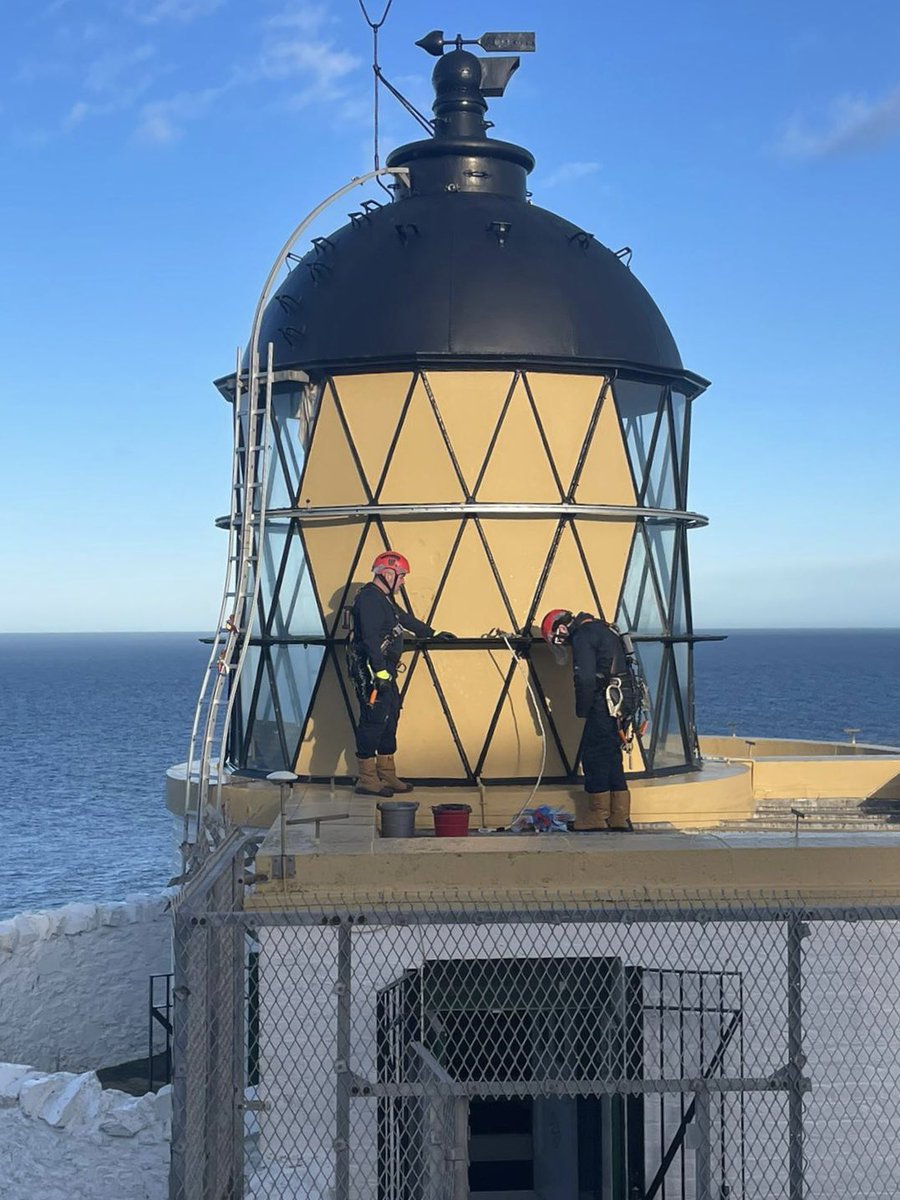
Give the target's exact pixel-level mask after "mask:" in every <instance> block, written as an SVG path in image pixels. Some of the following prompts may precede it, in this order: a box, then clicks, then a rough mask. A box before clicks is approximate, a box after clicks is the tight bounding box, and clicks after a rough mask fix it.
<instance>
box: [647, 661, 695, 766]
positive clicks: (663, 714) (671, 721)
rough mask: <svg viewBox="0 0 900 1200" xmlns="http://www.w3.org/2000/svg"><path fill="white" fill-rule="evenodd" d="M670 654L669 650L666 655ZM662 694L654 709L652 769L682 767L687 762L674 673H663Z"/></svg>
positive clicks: (669, 671) (666, 671)
mask: <svg viewBox="0 0 900 1200" xmlns="http://www.w3.org/2000/svg"><path fill="white" fill-rule="evenodd" d="M669 654H671V649H669V650H668V651H667V655H669ZM664 675H665V678H664V680H663V683H662V688H663V692H662V695H661V696H660V697H659V702H658V703H657V704H656V705H655V707H654V714H655V718H656V729H655V731H654V735H653V743H654V750H653V768H654V769H659V768H660V767H677V766H683V765H684V764H686V763H687V762H688V761H689V756H688V754H687V750H686V747H685V744H684V735H683V734H682V731H681V722H680V720H679V716H678V704H677V701H676V691H677V686H678V684H677V680H676V678H675V672H674V671H671V670H668V669H667V670H665V671H664Z"/></svg>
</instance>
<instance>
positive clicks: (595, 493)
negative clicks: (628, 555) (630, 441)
mask: <svg viewBox="0 0 900 1200" xmlns="http://www.w3.org/2000/svg"><path fill="white" fill-rule="evenodd" d="M575 499H576V500H577V502H578V503H579V504H636V503H637V498H636V496H635V494H634V483H633V481H632V478H631V469H630V467H629V466H628V458H627V456H626V453H625V444H624V442H623V441H622V429H621V426H620V424H619V417H618V413H617V412H616V402H615V397H614V396H613V394H612V389H609V390H608V391H607V392H606V395H605V396H604V398H603V405H602V407H601V409H600V417H599V419H598V421H597V427H596V429H595V430H594V436H593V438H592V439H591V445H590V449H589V450H588V452H587V457H586V458H585V461H584V469H583V470H582V472H581V477H580V480H579V483H578V487H577V489H576V491H575Z"/></svg>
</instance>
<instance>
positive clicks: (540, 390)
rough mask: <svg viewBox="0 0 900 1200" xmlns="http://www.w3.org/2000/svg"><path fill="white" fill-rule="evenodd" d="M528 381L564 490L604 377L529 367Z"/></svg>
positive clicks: (595, 405) (584, 436) (583, 439)
mask: <svg viewBox="0 0 900 1200" xmlns="http://www.w3.org/2000/svg"><path fill="white" fill-rule="evenodd" d="M527 382H528V388H529V391H530V392H531V395H532V397H533V399H534V404H535V407H536V409H537V412H538V416H539V417H540V421H541V425H542V427H543V430H544V436H545V437H546V438H547V442H548V444H549V446H550V453H551V454H552V455H553V462H554V465H555V467H556V472H557V474H558V475H559V478H560V482H561V483H562V486H563V492H564V493H566V492H568V490H569V486H570V484H571V482H572V476H573V474H574V473H575V466H576V464H577V462H578V457H579V455H580V454H581V451H582V448H583V446H584V442H585V438H586V437H587V434H588V430H589V429H590V426H591V419H592V418H593V415H594V410H595V408H596V407H597V401H598V398H599V396H600V393H601V391H602V390H603V386H604V384H605V383H606V379H605V377H604V376H603V375H557V374H550V373H547V374H544V373H543V372H541V371H529V372H528V376H527Z"/></svg>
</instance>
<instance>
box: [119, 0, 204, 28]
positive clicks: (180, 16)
mask: <svg viewBox="0 0 900 1200" xmlns="http://www.w3.org/2000/svg"><path fill="white" fill-rule="evenodd" d="M222 2H223V0H129V4H128V6H127V9H126V11H127V13H128V15H129V16H130V17H131V18H132V19H133V20H135V21H140V22H141V24H142V25H159V24H160V23H161V22H162V21H180V22H181V23H182V24H187V22H188V21H193V20H196V18H197V17H208V16H209V14H210V13H213V12H215V11H216V9H217V8H219V7H220V6H221V4H222Z"/></svg>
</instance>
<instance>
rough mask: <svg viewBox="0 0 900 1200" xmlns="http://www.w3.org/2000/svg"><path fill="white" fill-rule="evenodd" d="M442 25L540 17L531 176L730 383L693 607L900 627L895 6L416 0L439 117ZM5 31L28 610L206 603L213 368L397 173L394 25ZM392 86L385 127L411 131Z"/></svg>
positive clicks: (91, 0)
mask: <svg viewBox="0 0 900 1200" xmlns="http://www.w3.org/2000/svg"><path fill="white" fill-rule="evenodd" d="M373 6H374V5H373ZM435 26H443V27H444V28H445V29H446V30H447V31H448V33H456V32H457V31H458V30H459V31H461V32H463V33H464V34H465V35H466V36H477V35H478V34H480V33H481V32H483V31H484V29H485V28H489V29H519V28H524V29H534V30H536V32H537V38H538V53H537V54H536V55H533V56H528V57H526V58H525V59H524V60H523V65H522V68H521V70H520V71H519V73H518V75H517V76H516V77H515V79H514V80H513V82H512V83H511V85H510V87H509V90H508V92H507V96H506V97H505V98H504V99H503V100H500V101H495V102H494V104H493V105H492V110H491V114H490V115H491V117H492V119H494V121H495V122H496V126H497V129H496V132H497V135H498V136H500V137H503V138H507V139H509V140H512V141H519V142H521V143H523V144H524V145H527V146H528V147H529V148H530V149H531V150H533V151H534V153H535V155H536V157H537V161H538V166H537V168H536V170H535V172H534V174H533V176H532V185H531V186H532V188H533V191H534V196H535V201H536V202H537V203H540V204H542V205H544V206H546V207H548V208H552V209H555V210H557V211H559V212H560V213H562V214H563V215H564V216H566V217H568V218H570V219H572V220H574V221H576V222H577V223H578V224H580V225H582V226H583V227H585V228H587V229H590V230H592V231H593V232H594V233H595V234H596V236H597V237H598V238H599V239H600V240H601V241H603V242H605V243H606V244H607V245H610V246H612V247H613V248H618V247H619V246H622V245H625V244H627V245H629V246H631V247H633V249H634V259H633V263H632V266H633V269H634V271H635V272H636V274H637V275H638V277H639V278H640V279H641V280H642V282H643V283H644V284H645V285H646V286H647V287H648V288H649V289H650V291H651V293H652V294H653V295H654V297H655V299H656V300H657V302H658V303H659V305H660V307H661V308H662V310H663V312H664V314H665V315H666V317H667V319H668V321H669V324H670V326H671V328H672V330H673V332H674V334H675V336H676V339H677V340H678V342H679V345H680V347H681V351H682V357H683V358H684V361H685V363H686V365H687V366H689V367H690V368H692V369H693V370H695V371H697V372H699V373H700V374H702V375H705V376H706V377H707V378H709V379H711V380H712V381H713V387H712V388H711V389H710V391H709V392H707V394H706V395H705V396H704V397H702V398H701V399H700V400H699V401H698V403H697V405H696V407H695V414H694V415H695V420H694V439H693V455H692V482H691V507H693V508H694V509H696V510H699V511H701V512H705V513H708V514H709V516H710V517H711V525H710V527H709V529H707V530H703V531H699V532H697V533H695V534H693V535H692V572H693V590H694V604H695V615H696V619H697V621H698V623H700V624H704V625H707V626H795V625H796V626H813V627H815V626H830V625H834V626H841V625H851V626H852V625H876V626H877V625H891V626H895V625H898V624H900V548H898V537H897V533H896V525H897V516H896V514H897V512H898V509H900V470H898V465H897V464H898V449H900V436H898V433H900V417H898V411H900V394H898V393H900V384H898V379H900V234H898V228H900V223H898V218H897V213H898V211H900V65H898V58H897V45H898V35H900V9H898V8H897V5H896V3H895V0H871V2H869V3H863V4H861V5H857V6H854V7H853V9H852V11H851V9H849V8H848V7H847V5H846V4H845V3H837V2H836V0H817V2H815V3H813V2H812V0H798V2H797V3H794V4H790V5H786V4H784V3H783V0H779V2H778V3H776V2H774V0H753V2H752V3H750V2H749V0H734V2H733V3H729V4H722V3H721V0H719V2H718V3H713V2H712V0H684V2H683V3H681V4H678V5H673V4H671V3H669V2H668V0H665V2H664V0H644V2H643V3H641V4H634V5H631V6H612V5H604V4H598V3H596V0H590V2H583V0H571V2H570V3H569V4H568V5H550V4H548V3H546V0H544V2H542V3H541V2H537V0H516V2H515V3H511V2H508V0H490V2H486V0H479V2H478V3H475V2H474V0H456V2H455V3H453V4H444V5H440V4H438V3H432V2H430V0H429V2H428V3H424V2H423V0H394V4H393V7H392V10H391V12H390V15H389V17H388V20H387V23H386V25H385V27H384V30H383V32H382V64H383V66H384V69H385V72H386V74H387V75H388V77H389V78H391V79H392V80H393V81H394V82H395V83H397V84H399V85H400V86H401V87H402V88H403V89H404V90H406V91H407V93H408V94H409V95H410V96H411V98H413V99H414V100H415V101H416V102H417V103H418V104H419V105H420V107H426V108H427V106H428V104H429V102H430V101H429V96H430V87H429V84H428V78H429V75H430V71H431V67H432V65H433V60H431V59H429V58H428V57H427V56H426V55H425V54H423V53H422V52H421V51H420V50H417V49H415V48H414V46H413V45H412V43H413V42H414V41H415V39H416V38H418V37H420V36H422V34H424V33H426V32H427V31H428V30H429V29H431V28H434V27H435ZM451 26H452V29H451ZM4 33H5V39H4V40H5V44H6V47H7V49H6V54H5V63H4V72H3V79H2V81H0V153H2V158H0V162H2V174H3V178H2V183H0V215H2V223H0V280H2V287H3V294H4V298H5V303H4V319H3V324H2V333H0V338H2V345H0V350H2V363H3V373H4V376H5V380H4V387H3V396H4V415H3V427H4V436H3V443H4V446H5V448H6V449H5V454H4V456H3V474H4V491H5V494H6V496H7V508H6V511H7V514H8V519H7V522H6V525H7V528H6V536H5V538H4V542H5V546H6V556H5V557H6V563H7V571H6V572H5V573H4V574H5V586H4V588H3V595H2V598H0V629H4V630H37V631H40V630H116V629H205V628H208V627H209V625H210V624H211V623H212V622H213V621H214V620H215V614H216V612H217V609H218V595H219V590H220V587H221V580H222V575H223V569H224V562H223V558H224V550H225V542H224V535H222V534H221V533H219V532H218V531H216V530H215V529H214V528H213V525H212V522H213V519H214V517H215V516H216V515H218V514H220V513H221V512H223V511H225V509H226V508H227V493H228V481H229V450H230V445H229V443H230V431H229V422H228V410H227V408H226V405H225V404H224V402H223V401H222V400H220V399H219V397H218V395H217V393H216V392H215V391H214V390H213V389H212V387H211V386H210V382H209V381H210V380H211V379H212V378H214V377H215V376H218V375H221V374H224V373H226V372H228V371H230V370H231V369H232V366H233V361H234V352H235V347H236V346H237V345H238V344H239V343H241V342H243V341H244V340H245V339H246V337H247V327H248V324H249V320H250V316H251V314H252V309H253V305H254V303H255V299H256V296H257V294H258V290H259V287H260V285H261V283H262V281H263V279H264V277H265V274H266V272H267V270H268V268H269V265H270V264H271V261H272V259H273V257H274V255H275V253H276V252H277V250H278V247H279V246H280V244H281V242H282V241H283V239H284V237H285V236H286V234H287V233H288V232H289V231H290V229H291V228H292V227H293V225H294V224H296V223H297V221H298V220H299V219H300V217H302V215H303V214H304V213H305V212H306V211H307V210H309V209H310V208H311V207H313V205H315V204H316V203H318V201H319V200H320V199H321V198H322V197H323V196H324V195H325V194H327V193H329V192H331V191H333V190H334V189H335V188H336V187H338V186H340V184H341V183H343V182H345V181H346V180H348V179H349V178H350V177H351V176H352V175H355V174H359V173H361V172H363V171H365V170H367V169H369V167H370V165H371V158H372V149H371V109H370V93H371V71H370V62H371V43H370V35H369V32H368V30H367V28H366V27H365V25H364V23H363V21H362V18H361V16H360V14H359V9H358V6H357V3H356V0H330V2H328V3H312V2H307V0H252V2H251V0H29V2H28V3H25V2H24V0H6V4H5V5H4ZM383 106H384V108H383V122H382V126H383V139H382V142H383V144H382V152H383V153H384V152H385V151H386V150H388V149H390V148H391V146H392V145H394V144H396V143H398V142H400V141H405V140H409V139H411V138H413V137H415V136H417V135H418V134H417V126H415V125H414V124H413V123H412V122H411V121H410V119H409V118H408V117H406V115H405V114H404V113H403V112H402V111H401V110H399V108H398V107H397V106H396V105H395V104H394V102H393V101H391V100H390V98H387V97H386V98H385V99H384V101H383ZM360 198H362V197H360ZM349 207H351V205H350V204H347V205H344V206H343V207H341V208H340V209H339V210H338V211H337V212H335V213H334V214H333V216H332V217H331V218H330V219H329V220H328V221H326V222H325V224H324V226H323V228H322V229H321V230H320V232H327V227H328V226H335V225H338V224H340V223H342V221H343V219H344V210H345V209H346V208H349ZM10 502H11V506H10ZM10 518H11V519H10Z"/></svg>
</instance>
